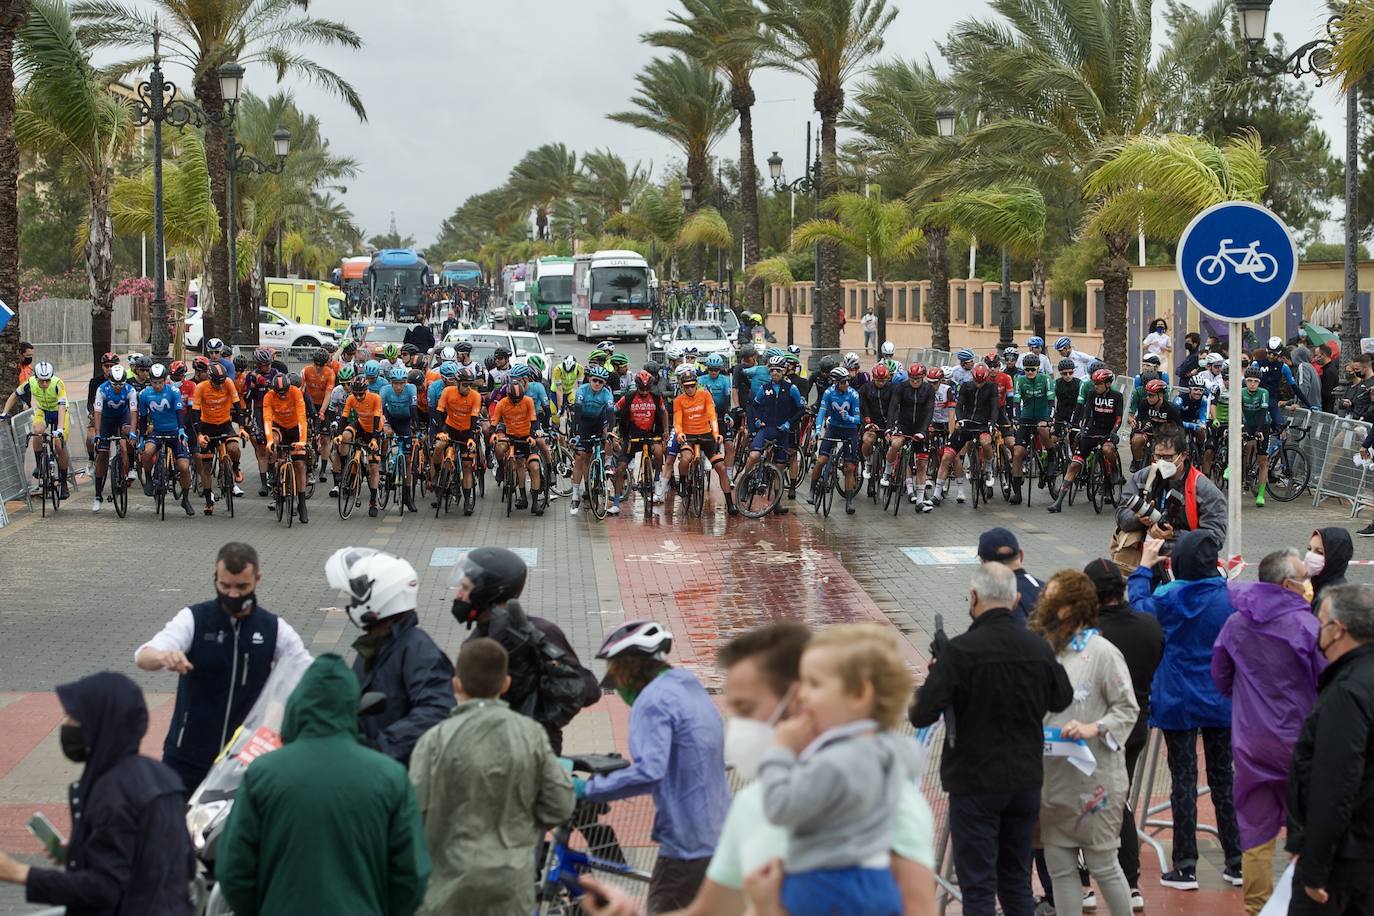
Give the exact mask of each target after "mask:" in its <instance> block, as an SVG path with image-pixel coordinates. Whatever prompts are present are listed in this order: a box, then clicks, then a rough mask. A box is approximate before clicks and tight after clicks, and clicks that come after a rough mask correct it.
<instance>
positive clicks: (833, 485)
mask: <svg viewBox="0 0 1374 916" xmlns="http://www.w3.org/2000/svg"><path fill="white" fill-rule="evenodd" d="M838 473H839V472H837V471H836V470H835V456H833V455H832V456H831V459H830V460H829V461H827V462H826V463H825V468H824V469H823V470H822V471H821V480H820V483H821V497H820V500H819V501H820V504H821V514H822V515H824V516H825V517H826V518H829V517H830V508H831V506H833V505H834V504H835V490H836V489H837V488H838V487H839V484H838V483H837V482H836V475H837V474H838Z"/></svg>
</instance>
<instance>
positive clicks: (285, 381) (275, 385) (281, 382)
mask: <svg viewBox="0 0 1374 916" xmlns="http://www.w3.org/2000/svg"><path fill="white" fill-rule="evenodd" d="M290 390H291V379H290V378H288V377H287V376H286V374H285V373H282V372H278V373H277V374H276V375H274V376H272V391H273V393H274V394H276V395H277V396H278V397H283V398H284V397H286V393H287V392H288V391H290Z"/></svg>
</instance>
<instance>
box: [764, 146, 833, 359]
mask: <svg viewBox="0 0 1374 916" xmlns="http://www.w3.org/2000/svg"><path fill="white" fill-rule="evenodd" d="M808 161H809V162H810V165H809V166H807V167H806V170H805V172H804V173H803V174H802V175H801V177H799V178H794V179H793V180H792V181H786V180H784V178H783V174H782V157H781V156H779V155H778V152H777V150H774V151H773V155H771V156H769V157H768V175H769V177H770V178H772V179H773V190H774V191H788V192H791V193H794V194H795V193H797V192H798V191H800V192H801V193H803V194H806V193H810V194H811V195H812V197H813V199H814V200H815V203H816V215H817V216H819V215H820V212H821V144H820V138H819V137H817V138H816V157H815V159H814V161H812V160H811V122H810V121H808V122H807V123H806V158H805V159H803V160H802V162H803V163H806V162H808ZM814 258H815V268H814V271H813V277H814V281H813V282H814V285H813V286H812V294H811V349H812V350H813V351H815V350H819V349H820V348H821V321H822V320H823V319H824V315H825V308H824V306H823V304H822V303H821V246H820V243H819V242H817V243H816V248H815V252H814ZM789 300H790V291H789Z"/></svg>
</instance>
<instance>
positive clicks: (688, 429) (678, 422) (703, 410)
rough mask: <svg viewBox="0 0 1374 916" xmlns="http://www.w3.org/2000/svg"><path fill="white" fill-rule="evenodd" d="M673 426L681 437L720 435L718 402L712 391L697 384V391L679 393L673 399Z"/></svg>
mask: <svg viewBox="0 0 1374 916" xmlns="http://www.w3.org/2000/svg"><path fill="white" fill-rule="evenodd" d="M673 428H674V429H676V430H677V434H678V437H679V438H682V437H684V436H719V435H720V428H719V426H718V425H717V424H716V402H715V399H714V398H712V397H711V393H710V392H709V391H706V390H705V389H703V388H702V387H701V386H700V385H698V386H697V390H696V392H695V393H693V394H691V395H688V394H686V393H683V394H680V395H678V396H677V397H676V398H674V399H673Z"/></svg>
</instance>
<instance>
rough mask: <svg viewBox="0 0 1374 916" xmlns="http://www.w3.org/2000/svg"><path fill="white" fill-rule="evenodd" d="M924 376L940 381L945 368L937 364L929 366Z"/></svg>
mask: <svg viewBox="0 0 1374 916" xmlns="http://www.w3.org/2000/svg"><path fill="white" fill-rule="evenodd" d="M926 378H927V379H929V380H930V381H932V382H941V381H944V378H945V370H943V369H941V368H940V367H939V366H931V367H930V368H929V369H927V370H926Z"/></svg>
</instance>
